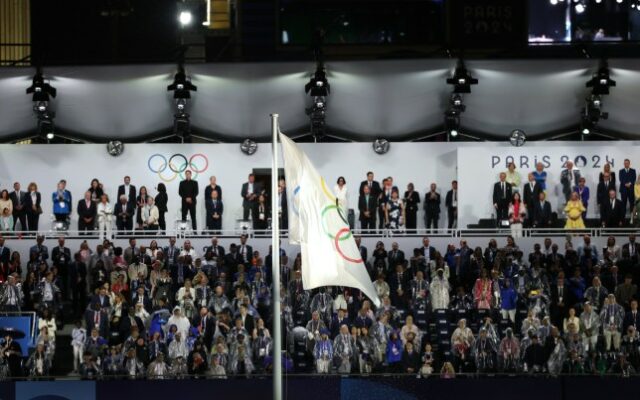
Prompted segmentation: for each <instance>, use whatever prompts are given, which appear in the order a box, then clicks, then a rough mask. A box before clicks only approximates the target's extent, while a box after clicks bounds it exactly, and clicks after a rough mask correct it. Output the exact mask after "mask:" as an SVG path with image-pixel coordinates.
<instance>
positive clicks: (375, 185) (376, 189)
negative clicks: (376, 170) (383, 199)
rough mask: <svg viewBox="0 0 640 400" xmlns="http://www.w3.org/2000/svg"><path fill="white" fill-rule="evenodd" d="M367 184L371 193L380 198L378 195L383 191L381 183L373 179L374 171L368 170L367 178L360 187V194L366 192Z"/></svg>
mask: <svg viewBox="0 0 640 400" xmlns="http://www.w3.org/2000/svg"><path fill="white" fill-rule="evenodd" d="M365 186H366V187H368V188H369V194H370V195H371V196H373V197H374V198H378V195H379V194H380V193H381V192H382V188H381V187H380V183H379V182H378V181H375V180H373V172H371V171H369V172H367V179H366V180H364V181H362V182H360V189H359V190H358V193H359V195H360V196H362V195H363V194H364V188H365Z"/></svg>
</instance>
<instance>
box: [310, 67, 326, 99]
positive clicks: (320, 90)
mask: <svg viewBox="0 0 640 400" xmlns="http://www.w3.org/2000/svg"><path fill="white" fill-rule="evenodd" d="M304 91H305V93H308V94H309V95H311V96H312V97H316V96H328V95H329V92H330V91H331V86H330V85H329V81H328V80H327V72H326V71H325V68H324V65H323V64H318V66H317V67H316V71H315V72H314V73H313V76H312V77H311V79H310V80H309V82H308V83H307V84H306V85H304Z"/></svg>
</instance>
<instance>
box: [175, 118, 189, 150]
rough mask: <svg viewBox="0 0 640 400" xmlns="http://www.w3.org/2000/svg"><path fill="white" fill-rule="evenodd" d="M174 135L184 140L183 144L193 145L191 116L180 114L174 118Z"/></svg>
mask: <svg viewBox="0 0 640 400" xmlns="http://www.w3.org/2000/svg"><path fill="white" fill-rule="evenodd" d="M173 134H174V135H176V136H177V137H179V138H180V139H181V140H182V143H191V121H190V120H189V114H187V113H186V112H178V113H176V114H174V116H173Z"/></svg>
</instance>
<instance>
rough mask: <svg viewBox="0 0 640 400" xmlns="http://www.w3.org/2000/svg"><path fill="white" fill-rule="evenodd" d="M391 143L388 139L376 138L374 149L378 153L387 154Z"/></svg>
mask: <svg viewBox="0 0 640 400" xmlns="http://www.w3.org/2000/svg"><path fill="white" fill-rule="evenodd" d="M390 147H391V144H390V143H389V141H388V140H387V139H376V140H374V142H373V151H375V152H376V153H377V154H381V155H382V154H386V153H387V152H388V151H389V148H390Z"/></svg>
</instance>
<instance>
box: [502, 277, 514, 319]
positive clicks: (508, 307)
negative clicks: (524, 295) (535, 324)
mask: <svg viewBox="0 0 640 400" xmlns="http://www.w3.org/2000/svg"><path fill="white" fill-rule="evenodd" d="M517 301H518V293H516V290H515V289H514V288H513V286H512V285H511V279H508V278H507V279H505V280H504V283H503V286H502V287H501V289H500V313H501V314H502V318H503V319H507V318H508V319H509V320H510V321H511V323H514V324H515V322H516V306H517Z"/></svg>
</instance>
